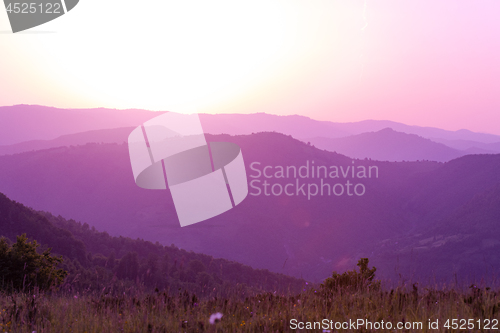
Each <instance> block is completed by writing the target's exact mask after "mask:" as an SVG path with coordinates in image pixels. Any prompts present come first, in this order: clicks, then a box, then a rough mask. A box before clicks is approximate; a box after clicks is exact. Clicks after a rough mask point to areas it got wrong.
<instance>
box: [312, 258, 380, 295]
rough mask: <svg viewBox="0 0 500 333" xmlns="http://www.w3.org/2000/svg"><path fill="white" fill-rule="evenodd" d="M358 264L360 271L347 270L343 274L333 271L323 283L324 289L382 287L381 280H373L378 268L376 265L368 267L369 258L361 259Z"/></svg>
mask: <svg viewBox="0 0 500 333" xmlns="http://www.w3.org/2000/svg"><path fill="white" fill-rule="evenodd" d="M357 266H358V267H359V272H357V271H356V270H352V271H347V272H344V273H342V274H338V273H337V272H333V273H332V277H329V278H327V279H326V280H325V282H323V283H322V284H321V288H322V289H323V291H338V290H349V291H358V290H363V289H368V288H369V289H372V290H378V289H380V281H373V279H374V278H375V271H376V270H377V269H376V268H375V267H372V268H368V258H361V259H359V261H358V264H357Z"/></svg>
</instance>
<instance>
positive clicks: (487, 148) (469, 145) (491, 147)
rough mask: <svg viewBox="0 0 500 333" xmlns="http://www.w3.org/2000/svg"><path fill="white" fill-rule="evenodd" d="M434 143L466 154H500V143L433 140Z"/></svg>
mask: <svg viewBox="0 0 500 333" xmlns="http://www.w3.org/2000/svg"><path fill="white" fill-rule="evenodd" d="M431 140H432V141H435V142H439V143H442V144H445V145H447V146H448V147H451V148H455V149H458V150H464V151H466V152H471V153H472V152H475V153H480V154H498V153H500V142H493V143H484V142H478V141H470V140H446V139H440V138H431Z"/></svg>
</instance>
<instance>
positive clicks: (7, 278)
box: [0, 234, 67, 290]
mask: <svg viewBox="0 0 500 333" xmlns="http://www.w3.org/2000/svg"><path fill="white" fill-rule="evenodd" d="M38 247H39V244H38V243H37V242H36V241H33V242H29V241H28V239H27V238H26V234H23V235H21V236H17V241H16V243H14V244H13V245H12V246H10V245H9V243H8V242H7V240H6V239H5V238H3V237H2V238H0V289H3V290H32V289H33V288H35V287H38V288H39V289H48V288H50V287H51V286H54V285H59V284H61V283H62V282H63V280H64V278H65V277H66V275H67V272H66V271H64V270H62V269H57V266H58V265H59V264H60V263H62V261H63V260H62V257H53V256H51V255H50V250H51V249H50V248H49V249H47V250H45V251H44V252H43V253H41V254H39V253H38V252H37V251H36V250H37V248H38Z"/></svg>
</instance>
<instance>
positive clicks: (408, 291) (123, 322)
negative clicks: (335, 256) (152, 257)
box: [0, 284, 500, 333]
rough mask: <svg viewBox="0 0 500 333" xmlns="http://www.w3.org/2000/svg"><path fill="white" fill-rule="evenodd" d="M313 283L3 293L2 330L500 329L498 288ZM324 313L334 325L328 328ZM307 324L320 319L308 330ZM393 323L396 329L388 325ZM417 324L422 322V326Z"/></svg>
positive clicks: (347, 330) (429, 330) (0, 325)
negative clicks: (208, 291) (213, 291)
mask: <svg viewBox="0 0 500 333" xmlns="http://www.w3.org/2000/svg"><path fill="white" fill-rule="evenodd" d="M316 287H317V288H315V287H313V288H310V289H308V290H305V291H303V292H302V293H299V294H294V295H292V294H289V295H284V294H281V295H280V294H278V293H270V292H269V293H262V294H255V295H243V294H240V293H238V292H236V291H235V292H234V293H233V294H232V295H230V296H229V297H217V296H212V297H209V298H205V299H199V298H198V297H197V296H196V295H195V294H193V293H189V292H187V291H178V292H177V293H173V294H171V293H168V292H166V291H154V292H145V291H141V288H134V289H130V290H127V291H126V292H123V293H121V292H120V293H106V292H102V293H98V292H92V293H88V294H85V293H83V294H74V295H73V294H70V293H68V292H64V291H54V290H52V291H45V292H38V291H32V292H29V293H22V292H16V293H12V294H5V293H4V294H2V295H1V296H0V332H37V333H41V332H337V331H339V332H342V331H344V332H353V331H355V332H375V331H393V332H464V331H470V332H476V331H477V332H483V331H485V332H486V331H491V332H494V331H496V330H499V329H500V326H499V324H498V319H499V318H500V292H499V291H498V290H496V291H494V290H491V289H489V288H480V287H478V286H470V287H468V288H464V289H461V290H459V289H457V288H448V287H446V286H442V287H435V288H423V289H419V288H418V285H417V284H414V285H409V286H405V285H401V286H398V287H396V288H392V289H390V290H389V289H387V290H384V288H383V287H382V288H373V289H375V290H373V289H372V290H370V287H366V288H357V290H355V289H353V288H349V287H344V288H325V287H322V286H316ZM214 314H221V315H222V317H221V318H220V320H214V317H215V316H213V317H212V322H211V321H210V317H211V315H214ZM219 316H220V315H219ZM294 319H295V320H294ZM324 319H327V321H328V323H329V324H328V325H330V326H329V327H326V326H324V325H326V322H325V321H324ZM358 319H364V320H365V322H366V321H370V322H372V327H371V329H370V327H368V326H366V325H364V326H357V327H356V328H355V329H353V327H352V326H350V327H347V328H346V327H345V324H344V329H342V328H341V329H338V330H337V329H335V323H337V328H339V327H340V326H338V325H342V323H346V322H349V320H351V321H356V320H358ZM453 319H456V320H455V321H453ZM293 320H294V321H293ZM429 320H430V321H431V322H432V323H435V322H436V321H438V325H439V326H438V328H437V329H430V328H429V327H428V326H429ZM448 320H449V321H448ZM464 320H465V326H464ZM382 321H383V322H384V327H385V328H386V329H385V330H384V329H378V330H377V329H375V327H376V326H377V324H376V323H379V324H378V325H380V323H381V322H382ZM447 321H448V325H446V324H447ZM308 322H309V323H310V324H309V325H314V322H317V323H318V324H316V327H314V326H309V329H308V326H307V325H308V324H307V323H308ZM388 322H390V323H391V325H392V326H393V329H392V330H389V329H387V323H388ZM292 323H293V324H292ZM300 323H302V324H300ZM397 323H403V325H406V327H407V329H396V325H397ZM415 323H422V327H418V325H417V324H415ZM471 323H472V324H471ZM318 325H321V326H318ZM470 325H472V326H471V327H468V326H470ZM479 325H481V328H480V327H479ZM487 325H489V326H487ZM410 326H413V327H410ZM446 326H449V327H446ZM455 326H456V329H453V328H455ZM302 327H303V329H299V328H302ZM379 327H380V326H379ZM402 327H404V326H402ZM434 327H435V326H434ZM460 328H462V329H460ZM464 328H465V329H464ZM488 328H489V329H490V330H488Z"/></svg>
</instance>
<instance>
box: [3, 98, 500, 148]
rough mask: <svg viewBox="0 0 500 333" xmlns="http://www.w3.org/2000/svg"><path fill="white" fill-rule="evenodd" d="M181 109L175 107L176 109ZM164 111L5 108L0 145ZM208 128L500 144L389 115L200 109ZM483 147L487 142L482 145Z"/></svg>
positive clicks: (128, 122)
mask: <svg viewBox="0 0 500 333" xmlns="http://www.w3.org/2000/svg"><path fill="white" fill-rule="evenodd" d="M172 111H175V110H172ZM159 114H161V113H158V112H153V111H146V110H135V109H131V110H115V109H104V108H99V109H58V108H52V107H46V106H38V105H15V106H4V107H0V145H11V144H15V143H20V142H24V141H32V140H52V139H55V138H58V137H60V136H61V135H66V134H72V133H79V132H86V131H92V130H98V129H106V128H119V127H129V126H138V125H140V124H141V123H143V122H144V121H146V120H149V119H151V118H153V117H156V116H158V115H159ZM200 119H201V122H202V125H203V129H204V130H205V132H206V133H211V134H231V135H247V134H251V133H257V132H266V131H275V132H279V133H283V134H286V135H292V136H293V137H295V138H298V139H307V138H312V137H325V138H339V137H346V136H349V135H356V134H361V133H365V132H375V131H380V130H382V129H384V128H387V127H390V128H392V129H394V130H395V131H398V132H403V133H407V134H416V135H419V136H421V137H424V138H431V139H433V138H434V139H444V140H468V141H477V142H482V143H499V142H500V136H498V135H492V134H484V133H475V132H471V131H468V130H459V131H446V130H442V129H439V128H433V127H420V126H409V125H405V124H401V123H397V122H392V121H386V120H365V121H359V122H351V123H338V122H330V121H318V120H313V119H311V118H308V117H305V116H298V115H291V116H277V115H271V114H266V113H254V114H217V115H209V114H200ZM478 148H483V149H485V148H484V147H478Z"/></svg>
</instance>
